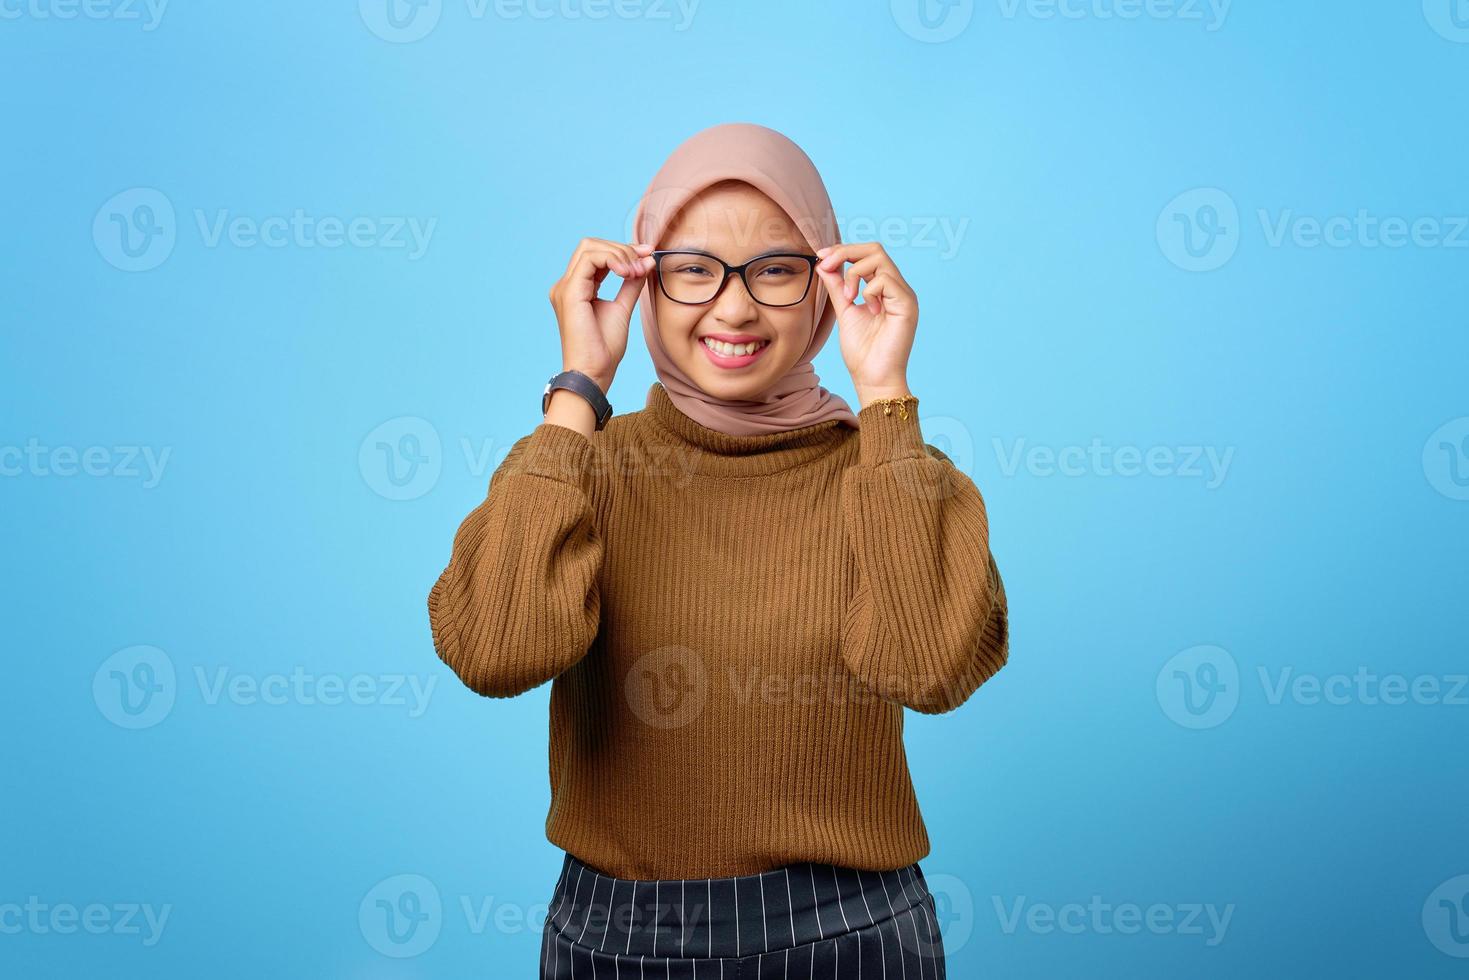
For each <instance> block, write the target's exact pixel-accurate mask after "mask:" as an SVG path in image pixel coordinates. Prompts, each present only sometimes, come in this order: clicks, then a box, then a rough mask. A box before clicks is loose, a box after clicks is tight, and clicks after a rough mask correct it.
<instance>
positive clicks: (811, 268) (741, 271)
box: [653, 248, 821, 310]
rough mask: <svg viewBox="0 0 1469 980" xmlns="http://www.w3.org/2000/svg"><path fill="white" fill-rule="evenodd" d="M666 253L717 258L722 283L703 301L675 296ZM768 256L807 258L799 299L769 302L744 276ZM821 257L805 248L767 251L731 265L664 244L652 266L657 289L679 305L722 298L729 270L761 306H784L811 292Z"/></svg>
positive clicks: (654, 258) (691, 304) (695, 304)
mask: <svg viewBox="0 0 1469 980" xmlns="http://www.w3.org/2000/svg"><path fill="white" fill-rule="evenodd" d="M665 255H701V256H703V257H704V258H706V259H712V260H714V261H715V262H718V263H719V264H720V265H721V266H722V267H723V268H724V275H723V276H722V277H721V278H720V280H719V286H718V287H716V288H715V290H714V295H713V296H710V297H709V298H708V299H706V300H704V301H703V302H702V303H690V302H689V301H687V300H682V299H674V298H673V297H672V296H669V294H668V284H667V283H665V282H664V281H663V256H665ZM766 259H805V260H806V288H805V289H803V290H801V298H800V299H798V300H796V301H795V302H793V303H766V302H764V301H762V300H760V299H758V298H756V296H755V290H754V289H752V288H750V280H749V279H746V278H745V270H746V269H748V268H749V267H750V266H752V265H754V264H755V263H757V262H764V261H765V260H766ZM820 261H821V259H820V258H818V257H817V256H815V255H808V254H806V253H805V252H766V253H765V254H764V255H757V256H755V257H754V258H752V259H751V260H750V261H748V262H746V263H745V264H743V265H730V264H729V263H728V262H726V261H724V260H723V259H721V258H720V257H719V256H717V255H711V254H709V253H708V252H701V251H700V250H699V249H697V248H665V249H655V250H654V251H653V270H654V271H655V272H656V273H657V276H658V289H659V290H660V291H661V292H662V293H663V295H664V296H667V297H668V301H669V302H670V303H677V304H679V305H680V306H707V305H709V304H710V303H712V302H714V301H715V300H716V299H718V298H719V294H720V293H722V292H724V287H725V286H727V285H729V276H730V273H735V274H736V275H738V276H739V277H740V282H742V283H744V284H745V292H747V293H749V294H750V298H751V299H753V300H755V302H757V303H759V304H760V305H761V306H768V307H770V308H772V309H777V310H780V309H785V308H786V307H788V306H799V305H800V304H801V303H803V302H804V301H805V299H806V297H807V296H808V295H810V293H811V283H812V281H813V280H814V279H815V278H816V263H818V262H820Z"/></svg>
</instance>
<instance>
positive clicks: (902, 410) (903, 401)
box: [873, 395, 918, 419]
mask: <svg viewBox="0 0 1469 980" xmlns="http://www.w3.org/2000/svg"><path fill="white" fill-rule="evenodd" d="M873 401H874V402H875V403H877V404H880V405H881V406H882V414H884V415H892V414H893V405H894V403H896V404H897V406H898V418H900V419H906V418H907V417H908V403H909V402H912V403H913V408H914V409H915V410H917V408H918V396H917V395H904V396H903V397H901V398H874V399H873Z"/></svg>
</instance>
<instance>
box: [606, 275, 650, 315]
mask: <svg viewBox="0 0 1469 980" xmlns="http://www.w3.org/2000/svg"><path fill="white" fill-rule="evenodd" d="M647 281H648V277H647V276H638V277H636V278H634V279H624V280H622V288H621V289H619V290H618V291H617V295H616V296H614V297H612V303H613V305H615V306H616V307H617V308H618V309H619V310H621V311H622V314H623V316H624V318H626V319H628V320H631V319H632V308H633V306H635V305H636V304H637V301H638V293H639V292H641V291H642V289H643V283H645V282H647Z"/></svg>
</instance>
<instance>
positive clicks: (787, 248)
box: [662, 244, 811, 265]
mask: <svg viewBox="0 0 1469 980" xmlns="http://www.w3.org/2000/svg"><path fill="white" fill-rule="evenodd" d="M662 251H665V252H702V253H703V254H705V255H714V252H712V251H710V250H709V249H707V248H705V247H703V246H702V245H685V244H679V245H669V246H667V247H665V248H663V249H662ZM809 254H811V253H809V252H803V251H801V248H800V246H798V245H781V246H778V247H776V248H772V249H769V250H768V251H764V252H761V253H759V254H758V255H752V256H750V257H749V258H748V259H746V260H745V261H747V262H753V261H755V260H756V259H763V258H765V257H766V256H769V255H809ZM714 257H715V258H720V259H722V258H724V257H723V256H722V255H714ZM726 261H728V260H726ZM738 264H739V263H738V262H731V263H730V265H738Z"/></svg>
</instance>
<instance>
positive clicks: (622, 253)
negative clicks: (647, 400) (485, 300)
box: [550, 238, 654, 392]
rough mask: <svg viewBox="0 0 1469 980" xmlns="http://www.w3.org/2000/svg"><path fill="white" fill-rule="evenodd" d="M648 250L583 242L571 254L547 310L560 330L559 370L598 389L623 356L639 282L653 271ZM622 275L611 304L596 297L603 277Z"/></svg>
mask: <svg viewBox="0 0 1469 980" xmlns="http://www.w3.org/2000/svg"><path fill="white" fill-rule="evenodd" d="M652 252H653V246H651V245H639V244H628V243H625V242H613V241H608V240H607V239H605V238H583V239H582V240H581V241H580V242H579V243H578V244H577V246H576V251H575V252H573V253H572V255H571V261H570V262H569V263H568V264H567V266H566V273H565V275H563V276H562V277H561V278H560V279H558V280H557V281H556V284H555V285H553V286H552V287H551V296H550V298H551V308H552V309H554V310H555V311H556V325H557V328H558V329H559V330H560V331H561V368H562V370H564V371H580V372H582V373H583V374H585V375H588V376H590V377H591V378H592V380H593V381H595V382H597V384H599V385H601V386H602V390H603V391H604V392H605V391H607V390H608V389H609V388H610V387H612V376H613V375H614V374H616V373H617V366H618V365H619V364H620V363H622V356H623V355H624V354H626V353H627V328H628V323H629V322H630V321H631V320H632V310H633V306H634V305H636V303H637V298H638V292H639V291H640V290H641V289H642V288H643V281H644V280H645V279H646V278H647V276H648V274H649V273H650V272H652V271H653V262H654V260H653V256H652ZM609 272H615V273H617V274H618V275H619V276H621V277H622V288H621V289H619V290H618V291H617V295H616V296H615V297H613V298H612V299H610V300H606V299H598V298H597V289H598V287H599V286H601V284H602V280H603V279H606V278H607V273H609Z"/></svg>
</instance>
